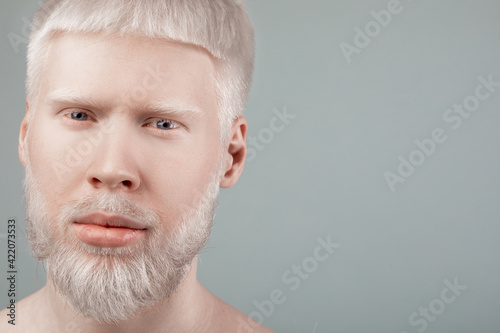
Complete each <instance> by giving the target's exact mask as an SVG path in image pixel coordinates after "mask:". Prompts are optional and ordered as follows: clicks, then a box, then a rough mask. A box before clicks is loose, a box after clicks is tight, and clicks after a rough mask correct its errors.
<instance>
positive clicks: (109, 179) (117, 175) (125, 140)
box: [86, 132, 140, 191]
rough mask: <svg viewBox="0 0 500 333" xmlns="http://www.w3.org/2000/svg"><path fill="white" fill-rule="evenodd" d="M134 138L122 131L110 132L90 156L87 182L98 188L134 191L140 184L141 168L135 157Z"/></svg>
mask: <svg viewBox="0 0 500 333" xmlns="http://www.w3.org/2000/svg"><path fill="white" fill-rule="evenodd" d="M132 141H133V140H131V138H130V136H128V135H126V134H123V133H122V134H120V133H116V132H113V133H109V134H107V135H105V136H104V139H103V141H102V142H101V143H100V144H99V145H98V146H97V147H95V153H94V154H92V155H91V156H90V157H89V158H91V159H92V160H91V161H90V165H89V168H88V170H87V175H86V178H87V182H88V183H89V184H90V185H91V186H92V187H94V188H96V189H103V188H106V189H108V190H113V191H134V190H136V189H137V188H138V187H139V186H140V176H139V168H138V165H137V163H136V160H135V159H134V153H133V142H132Z"/></svg>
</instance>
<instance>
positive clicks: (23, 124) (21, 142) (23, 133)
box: [18, 101, 29, 167]
mask: <svg viewBox="0 0 500 333" xmlns="http://www.w3.org/2000/svg"><path fill="white" fill-rule="evenodd" d="M28 117H29V104H28V102H27V101H26V113H25V114H24V118H23V121H22V122H21V128H20V129H19V146H18V151H19V160H20V161H21V164H22V165H23V166H24V167H26V156H25V152H26V150H25V140H26V132H27V131H28Z"/></svg>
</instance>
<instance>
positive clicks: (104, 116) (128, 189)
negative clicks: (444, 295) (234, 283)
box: [0, 0, 270, 333]
mask: <svg viewBox="0 0 500 333" xmlns="http://www.w3.org/2000/svg"><path fill="white" fill-rule="evenodd" d="M253 59H254V42H253V29H252V27H251V24H250V23H249V20H248V17H247V14H246V12H245V10H244V9H243V5H242V4H241V3H239V2H237V1H236V0H93V1H89V0H49V1H47V2H46V3H45V4H44V5H43V6H42V7H41V9H40V10H39V11H38V13H37V14H36V15H35V18H34V21H33V32H32V36H31V38H30V44H29V48H28V70H27V103H26V105H27V108H26V115H25V118H24V119H23V121H22V124H21V129H20V137H19V155H20V159H21V162H22V164H23V165H24V166H25V168H26V177H25V182H24V187H25V197H26V205H27V209H26V228H27V236H28V239H29V242H30V246H31V248H32V252H33V254H34V256H35V258H36V259H38V260H43V261H45V262H46V267H47V284H46V286H45V287H44V288H42V289H41V290H40V291H38V292H36V293H35V294H33V295H31V296H29V297H27V298H26V299H24V300H22V301H21V302H19V304H18V305H17V311H16V312H17V319H16V325H15V326H13V325H9V324H7V320H6V318H7V316H6V315H7V312H6V311H3V312H2V318H4V319H3V320H2V321H1V324H0V325H1V326H0V331H2V332H4V331H12V332H51V333H53V332H93V333H98V332H141V331H144V332H270V330H268V329H267V328H265V327H263V326H262V325H260V324H258V323H256V322H254V321H253V320H251V319H250V318H248V317H247V316H245V315H244V314H242V313H240V312H239V311H237V310H236V309H234V308H232V307H231V306H230V305H228V304H226V303H224V302H223V301H222V300H220V299H218V298H217V297H215V296H214V295H212V294H211V293H210V292H208V291H207V290H206V289H205V288H203V287H202V286H201V285H200V284H199V282H198V281H197V279H196V261H197V260H196V259H197V255H198V253H199V251H200V249H201V248H202V247H203V245H204V244H205V243H206V241H207V239H208V237H209V234H210V229H211V225H212V220H213V216H214V209H215V206H216V202H217V198H218V192H219V187H223V188H228V187H231V186H232V185H234V184H235V183H236V181H237V180H238V178H239V176H240V174H241V172H242V170H243V166H244V163H245V155H246V144H245V139H246V132H247V122H246V120H245V118H244V117H243V116H242V113H243V110H244V108H245V104H246V100H247V96H248V91H249V88H250V84H251V77H252V71H253Z"/></svg>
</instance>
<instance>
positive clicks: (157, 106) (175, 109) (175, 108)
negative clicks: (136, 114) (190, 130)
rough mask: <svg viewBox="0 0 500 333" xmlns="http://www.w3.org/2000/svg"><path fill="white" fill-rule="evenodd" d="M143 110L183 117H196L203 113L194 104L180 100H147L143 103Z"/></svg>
mask: <svg viewBox="0 0 500 333" xmlns="http://www.w3.org/2000/svg"><path fill="white" fill-rule="evenodd" d="M143 108H144V110H145V111H147V112H149V113H158V114H165V115H178V116H183V117H196V116H200V115H202V114H203V112H202V111H201V109H200V108H198V107H196V106H194V105H188V104H185V103H182V102H177V101H173V102H165V101H157V102H149V103H147V104H146V105H144V107H143Z"/></svg>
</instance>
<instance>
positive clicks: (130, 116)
mask: <svg viewBox="0 0 500 333" xmlns="http://www.w3.org/2000/svg"><path fill="white" fill-rule="evenodd" d="M46 59H47V61H46V67H45V70H44V72H43V73H42V80H41V81H42V85H41V87H40V95H39V98H38V99H37V101H38V102H37V105H36V110H32V111H35V114H34V117H33V119H32V120H31V122H30V124H29V136H28V147H29V148H30V149H29V158H30V161H31V165H32V166H33V173H34V176H35V178H36V179H38V180H39V181H40V182H41V184H40V185H41V188H42V189H43V191H44V195H45V197H46V198H47V200H48V206H49V207H48V209H49V210H50V211H57V209H58V207H59V206H60V205H61V203H64V202H66V201H68V200H74V199H78V198H81V197H84V196H88V195H92V194H95V193H98V192H102V191H109V192H119V193H121V194H123V195H124V196H126V197H127V198H128V199H130V200H132V201H133V202H135V203H137V204H139V205H141V206H144V207H148V208H150V209H154V210H155V211H156V212H157V213H158V214H159V215H160V216H162V217H163V218H164V222H165V225H164V228H165V232H166V233H168V232H169V230H171V229H172V228H173V227H174V226H173V225H172V223H173V221H176V220H177V219H178V218H179V216H180V214H181V213H182V212H183V210H185V207H186V206H188V207H192V206H193V205H194V204H195V202H193V194H194V193H203V192H204V189H205V188H206V186H207V185H208V182H209V179H210V177H211V175H212V173H213V172H214V171H215V169H216V168H217V167H218V163H219V158H220V156H219V152H220V145H219V127H218V120H217V99H216V96H215V93H214V89H213V85H212V75H213V71H214V66H213V63H212V59H211V58H210V56H209V55H208V54H207V53H206V52H205V51H203V50H202V49H200V48H195V47H192V46H186V45H181V44H178V43H169V42H162V41H158V40H156V41H148V40H145V39H140V38H132V37H127V38H103V37H102V36H85V35H67V34H63V35H62V36H60V37H58V38H55V39H54V41H53V43H52V45H51V47H50V50H49V53H48V54H47V55H46Z"/></svg>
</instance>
